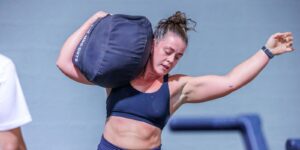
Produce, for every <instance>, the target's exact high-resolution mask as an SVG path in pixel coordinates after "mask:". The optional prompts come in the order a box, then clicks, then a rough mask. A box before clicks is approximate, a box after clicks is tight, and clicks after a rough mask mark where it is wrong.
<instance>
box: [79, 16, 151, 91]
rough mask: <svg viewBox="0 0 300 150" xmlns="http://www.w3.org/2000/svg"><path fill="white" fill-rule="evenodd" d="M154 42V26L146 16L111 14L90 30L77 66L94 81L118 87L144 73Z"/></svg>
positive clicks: (80, 46) (101, 84)
mask: <svg viewBox="0 0 300 150" xmlns="http://www.w3.org/2000/svg"><path fill="white" fill-rule="evenodd" d="M152 41H153V31H152V26H151V23H150V21H149V20H148V19H147V18H146V17H144V16H130V15H123V14H115V15H108V16H106V17H104V18H102V19H99V20H97V21H96V22H95V23H94V24H93V25H92V26H91V27H90V29H89V30H88V31H87V33H86V34H85V36H84V37H83V39H82V40H81V42H80V44H79V45H78V47H77V49H76V51H75V53H74V56H73V63H74V64H75V66H76V67H78V68H79V70H80V71H81V73H82V74H83V75H84V76H85V77H86V78H87V79H88V80H89V81H90V82H93V83H94V84H97V85H100V86H102V87H107V88H113V87H118V86H121V85H123V84H126V83H128V82H129V81H130V80H132V79H133V78H134V77H136V76H137V75H138V74H139V73H140V72H141V71H143V69H144V67H145V65H146V63H147V60H148V58H149V54H150V51H151V45H152Z"/></svg>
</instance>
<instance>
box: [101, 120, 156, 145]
mask: <svg viewBox="0 0 300 150" xmlns="http://www.w3.org/2000/svg"><path fill="white" fill-rule="evenodd" d="M103 135H104V138H105V139H106V140H108V141H109V142H110V143H112V144H114V145H115V146H117V147H121V148H124V149H153V148H156V147H158V146H160V144H161V130H160V129H159V128H157V127H155V126H153V125H150V124H147V123H144V122H141V121H137V120H133V119H128V118H124V117H118V116H110V117H109V118H108V119H107V121H106V124H105V127H104V133H103Z"/></svg>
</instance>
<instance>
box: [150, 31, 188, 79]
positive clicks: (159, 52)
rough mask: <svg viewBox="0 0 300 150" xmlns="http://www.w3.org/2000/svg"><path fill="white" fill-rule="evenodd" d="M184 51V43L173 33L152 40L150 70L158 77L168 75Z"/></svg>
mask: <svg viewBox="0 0 300 150" xmlns="http://www.w3.org/2000/svg"><path fill="white" fill-rule="evenodd" d="M185 49H186V43H185V42H184V41H183V40H182V39H181V38H180V37H179V36H178V35H176V34H175V33H173V32H167V33H166V34H165V36H164V37H163V38H162V39H159V40H157V39H154V43H153V51H152V58H151V65H152V67H153V68H152V69H153V70H154V71H155V72H156V73H157V74H159V75H165V74H167V73H169V72H170V71H171V69H172V68H173V67H175V65H176V64H177V62H178V61H179V59H180V58H181V57H182V56H183V54H184V52H185Z"/></svg>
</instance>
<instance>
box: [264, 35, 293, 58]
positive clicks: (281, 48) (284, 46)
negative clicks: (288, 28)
mask: <svg viewBox="0 0 300 150" xmlns="http://www.w3.org/2000/svg"><path fill="white" fill-rule="evenodd" d="M265 46H266V47H267V48H268V49H269V50H270V51H271V52H272V53H273V55H280V54H283V53H286V52H291V51H293V50H294V48H293V36H292V33H291V32H284V33H275V34H273V35H271V37H270V38H269V39H268V41H267V43H266V45H265Z"/></svg>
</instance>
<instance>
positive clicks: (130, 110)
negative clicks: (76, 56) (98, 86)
mask: <svg viewBox="0 0 300 150" xmlns="http://www.w3.org/2000/svg"><path fill="white" fill-rule="evenodd" d="M106 15H107V13H105V12H98V13H96V14H95V15H93V16H92V17H91V18H90V19H88V20H87V21H86V22H85V23H84V24H83V25H82V26H81V27H80V28H79V29H78V30H77V31H76V32H74V33H73V34H72V35H71V36H70V37H69V38H68V39H67V40H66V42H65V44H64V45H63V47H62V49H61V53H60V55H59V58H58V60H57V66H58V67H59V68H60V69H61V71H62V72H63V73H64V74H65V75H67V76H68V77H70V78H71V79H73V80H75V81H78V82H80V83H85V84H92V83H90V82H89V81H87V80H86V79H85V77H84V76H83V75H82V74H81V73H80V71H79V70H78V69H77V68H76V67H75V66H74V64H73V63H72V56H73V53H74V50H75V48H76V46H77V45H78V43H79V42H80V40H81V39H82V37H83V36H84V34H85V32H86V31H87V30H88V29H89V27H90V26H91V24H92V23H93V22H94V21H96V20H97V19H98V18H101V17H104V16H106ZM189 21H191V20H190V19H186V17H185V14H184V13H181V12H176V13H175V14H174V15H173V16H171V17H169V18H168V19H164V20H161V21H160V22H159V24H158V26H157V27H156V29H155V33H154V42H153V46H152V51H151V55H150V58H149V61H148V63H147V65H146V67H145V70H144V72H143V73H141V74H140V75H139V76H137V77H136V78H135V79H134V80H132V81H130V83H128V85H125V86H122V87H118V88H114V89H107V93H108V95H109V96H108V99H107V121H106V124H105V128H104V133H103V136H102V139H101V142H100V144H99V147H98V149H160V147H161V133H162V129H163V127H164V125H165V124H166V122H167V120H168V118H169V117H170V116H171V115H172V114H173V113H174V112H175V111H176V110H177V109H178V108H179V107H180V106H182V105H183V104H185V103H200V102H204V101H208V100H212V99H216V98H219V97H223V96H225V95H228V94H229V93H231V92H233V91H235V90H237V89H239V88H240V87H242V86H243V85H245V84H247V83H248V82H249V81H251V80H252V79H253V78H254V77H255V76H256V75H257V74H258V73H259V72H260V71H261V70H262V69H263V68H264V67H265V66H266V65H267V63H268V61H269V60H270V58H272V56H273V55H280V54H283V53H286V52H290V51H293V50H294V49H293V48H292V43H293V37H292V34H291V33H289V32H286V33H276V34H274V35H272V36H271V37H270V38H269V40H268V41H267V43H266V45H265V47H264V48H263V49H264V50H262V49H260V50H258V52H257V53H255V54H254V55H253V56H252V57H250V58H249V59H247V60H246V61H244V62H242V63H241V64H239V65H238V66H236V67H235V68H234V69H233V70H232V71H230V72H229V73H228V74H226V75H224V76H217V75H208V76H198V77H191V76H187V75H183V74H176V75H170V76H169V75H168V73H169V72H170V70H171V69H172V68H173V67H174V66H175V65H176V64H177V62H178V61H179V60H180V58H181V57H182V56H183V55H184V53H185V50H186V47H187V44H188V38H187V31H188V30H190V28H189V27H188V23H189Z"/></svg>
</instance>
